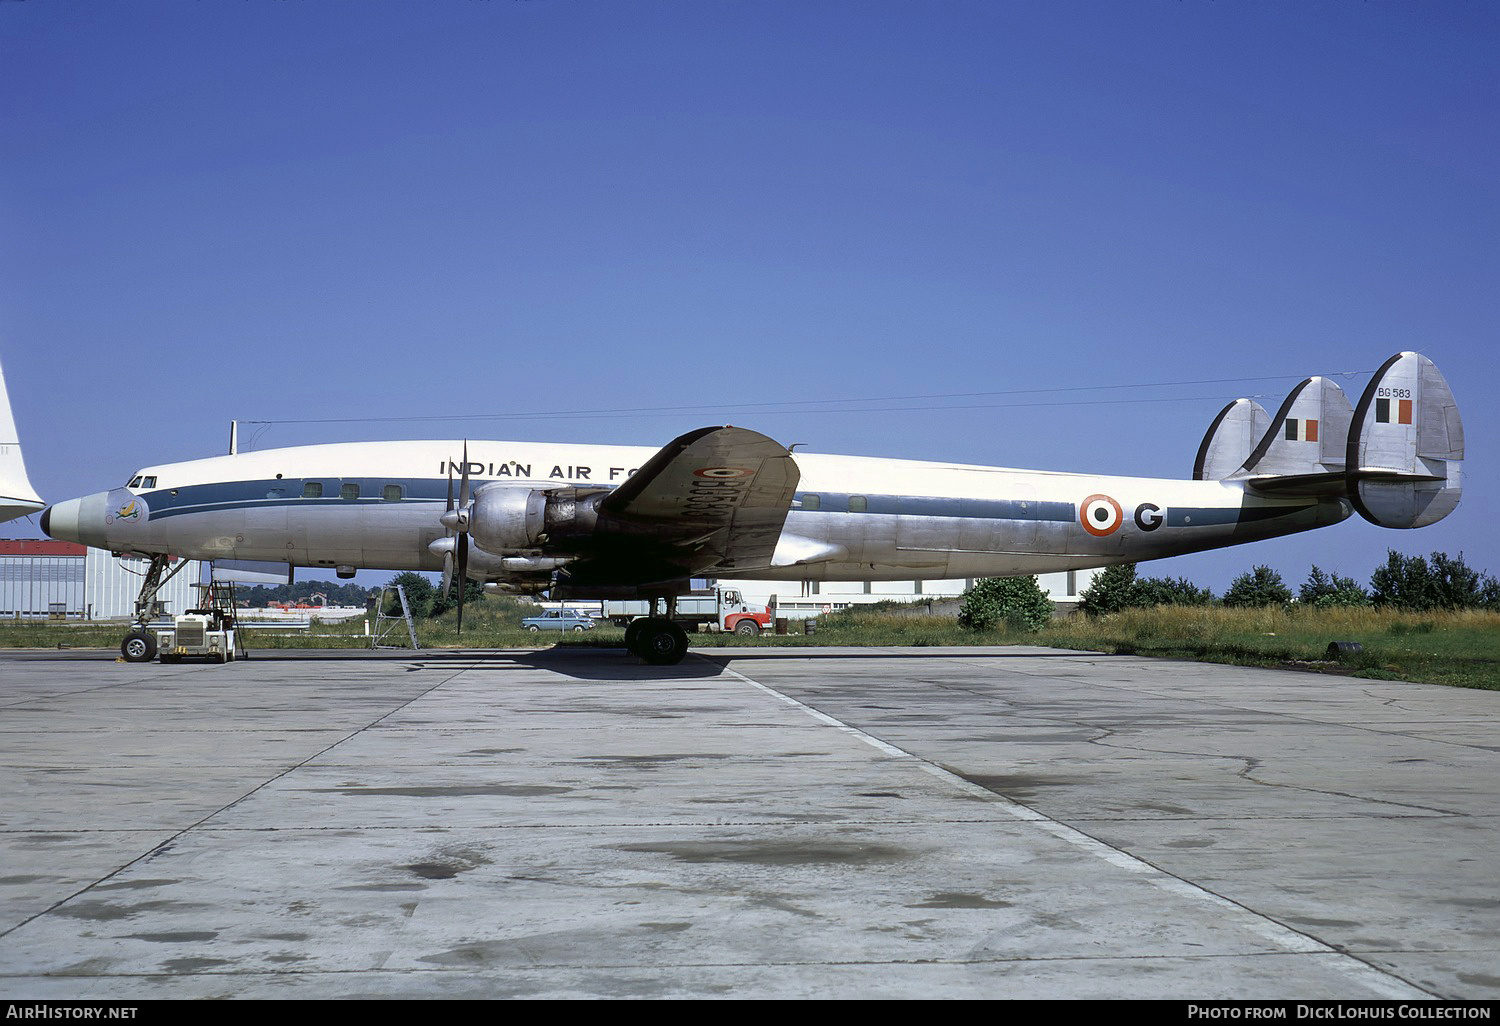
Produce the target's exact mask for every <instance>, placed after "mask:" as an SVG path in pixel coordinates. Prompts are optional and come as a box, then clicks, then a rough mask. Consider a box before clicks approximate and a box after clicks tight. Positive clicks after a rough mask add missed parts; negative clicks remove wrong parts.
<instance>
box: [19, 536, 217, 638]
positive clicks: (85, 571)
mask: <svg viewBox="0 0 1500 1026" xmlns="http://www.w3.org/2000/svg"><path fill="white" fill-rule="evenodd" d="M145 572H146V560H144V559H134V558H120V559H116V558H115V557H114V556H112V555H110V554H109V553H108V552H106V551H104V550H103V549H93V548H88V547H86V546H83V545H79V544H76V543H74V542H65V541H52V540H50V539H48V540H43V539H36V538H23V539H0V618H21V619H27V618H36V617H65V618H68V619H77V620H113V619H126V620H128V619H130V618H131V617H133V616H134V615H135V597H136V595H137V594H138V593H139V592H140V589H141V577H142V576H143V575H144V574H145ZM201 573H202V566H201V565H200V564H198V563H197V561H196V560H194V561H193V562H190V563H189V564H188V565H187V566H186V567H184V568H183V569H182V572H181V573H179V574H177V575H176V576H175V577H173V578H172V579H171V580H170V581H168V582H167V584H166V586H165V587H163V588H162V589H161V591H160V592H159V593H158V594H157V601H158V602H159V603H160V604H161V605H162V607H163V611H164V612H167V613H180V612H182V611H183V610H186V609H191V608H192V607H193V605H194V604H195V602H196V596H197V592H196V591H195V590H194V588H193V587H192V586H193V584H195V583H196V582H197V581H198V580H199V576H200V574H201Z"/></svg>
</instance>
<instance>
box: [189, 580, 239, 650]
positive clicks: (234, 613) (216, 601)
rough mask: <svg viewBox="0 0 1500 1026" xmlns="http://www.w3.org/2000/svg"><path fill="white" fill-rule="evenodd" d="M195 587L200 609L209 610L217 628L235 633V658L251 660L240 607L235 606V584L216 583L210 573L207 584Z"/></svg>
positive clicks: (228, 582)
mask: <svg viewBox="0 0 1500 1026" xmlns="http://www.w3.org/2000/svg"><path fill="white" fill-rule="evenodd" d="M193 587H194V588H197V589H198V591H199V598H198V605H199V608H201V609H206V610H208V612H209V614H210V615H211V616H212V617H213V618H214V621H215V625H216V627H217V628H218V629H219V630H229V631H233V632H234V658H236V659H249V658H250V650H249V649H248V648H247V647H246V646H245V632H244V631H242V630H240V616H239V607H238V606H236V605H235V598H234V582H233V581H215V580H213V579H212V571H210V580H209V582H208V583H207V584H194V585H193ZM205 600H206V601H205Z"/></svg>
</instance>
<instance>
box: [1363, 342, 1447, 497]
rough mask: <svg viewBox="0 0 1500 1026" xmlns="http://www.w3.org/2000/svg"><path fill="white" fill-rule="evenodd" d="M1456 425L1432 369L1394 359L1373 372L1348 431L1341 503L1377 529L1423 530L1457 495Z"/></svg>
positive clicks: (1424, 362) (1400, 356) (1410, 358)
mask: <svg viewBox="0 0 1500 1026" xmlns="http://www.w3.org/2000/svg"><path fill="white" fill-rule="evenodd" d="M1463 458H1464V425H1463V421H1462V420H1460V419H1459V416H1458V403H1457V401H1456V400H1455V399H1454V398H1453V391H1452V389H1450V388H1449V387H1448V382H1447V381H1446V380H1444V378H1443V374H1442V372H1441V371H1439V370H1438V369H1437V367H1436V365H1434V364H1433V362H1432V361H1431V360H1429V359H1427V357H1425V356H1423V355H1421V354H1420V353H1397V354H1396V355H1395V356H1393V357H1391V358H1390V359H1389V360H1387V361H1386V362H1385V364H1384V365H1383V366H1381V368H1380V370H1378V371H1376V372H1375V377H1374V379H1373V380H1372V381H1371V382H1370V385H1369V387H1368V388H1366V389H1365V394H1364V395H1363V396H1361V397H1360V400H1359V405H1358V406H1357V407H1355V409H1354V424H1353V426H1352V427H1351V428H1350V430H1349V447H1348V451H1347V454H1346V456H1345V460H1346V461H1347V470H1346V474H1347V478H1348V486H1349V501H1350V502H1352V503H1353V504H1354V508H1355V509H1356V510H1358V511H1359V515H1360V516H1362V517H1364V518H1365V519H1366V520H1368V521H1370V523H1372V524H1380V525H1381V526H1382V527H1426V526H1427V525H1428V524H1435V523H1437V522H1438V521H1439V520H1441V519H1443V518H1444V517H1445V516H1447V515H1448V514H1449V513H1452V512H1453V510H1454V508H1455V507H1457V506H1458V500H1459V498H1460V496H1461V495H1462V494H1463V473H1462V463H1463Z"/></svg>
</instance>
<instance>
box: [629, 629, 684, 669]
mask: <svg viewBox="0 0 1500 1026" xmlns="http://www.w3.org/2000/svg"><path fill="white" fill-rule="evenodd" d="M687 649H688V637H687V632H686V631H684V630H683V629H682V628H681V627H679V626H677V625H676V624H675V623H673V622H672V621H671V620H651V621H648V626H646V627H644V628H643V629H642V630H641V633H640V638H639V640H638V641H637V642H636V648H635V653H636V655H638V656H640V657H641V658H642V659H644V660H646V662H648V663H650V664H651V665H652V666H676V665H677V664H678V663H680V662H682V660H683V657H684V656H686V655H687Z"/></svg>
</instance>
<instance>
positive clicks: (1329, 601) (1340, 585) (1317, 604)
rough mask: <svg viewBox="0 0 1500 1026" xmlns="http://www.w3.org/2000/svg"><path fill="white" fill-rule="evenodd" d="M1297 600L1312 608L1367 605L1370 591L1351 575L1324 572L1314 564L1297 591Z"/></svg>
mask: <svg viewBox="0 0 1500 1026" xmlns="http://www.w3.org/2000/svg"><path fill="white" fill-rule="evenodd" d="M1297 601H1298V602H1301V603H1304V604H1306V605H1309V606H1312V607H1313V608H1314V609H1327V608H1329V607H1330V606H1368V605H1369V604H1370V593H1369V592H1367V591H1365V589H1363V588H1361V587H1360V586H1359V583H1358V582H1357V581H1355V580H1354V579H1353V578H1352V577H1340V576H1339V575H1338V574H1328V573H1324V572H1323V571H1322V570H1321V569H1319V568H1318V567H1317V566H1314V567H1313V568H1312V570H1311V572H1309V573H1308V575H1307V580H1306V581H1304V582H1303V584H1302V588H1301V590H1300V591H1299V592H1298V595H1297Z"/></svg>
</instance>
